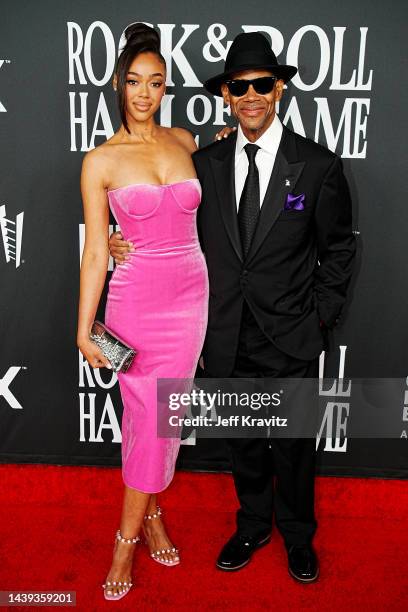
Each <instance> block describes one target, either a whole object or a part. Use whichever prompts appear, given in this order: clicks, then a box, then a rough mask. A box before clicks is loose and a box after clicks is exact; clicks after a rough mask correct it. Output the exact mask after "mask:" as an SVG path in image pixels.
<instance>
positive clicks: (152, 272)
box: [105, 179, 208, 493]
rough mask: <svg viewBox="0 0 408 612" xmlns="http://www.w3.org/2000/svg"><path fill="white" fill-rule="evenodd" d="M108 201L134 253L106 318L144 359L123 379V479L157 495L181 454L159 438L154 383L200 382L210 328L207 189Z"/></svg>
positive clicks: (166, 189)
mask: <svg viewBox="0 0 408 612" xmlns="http://www.w3.org/2000/svg"><path fill="white" fill-rule="evenodd" d="M108 197H109V204H110V208H111V210H112V213H113V215H114V217H115V219H116V220H117V222H118V224H119V226H120V228H121V231H122V234H123V236H124V239H125V240H131V241H132V242H133V243H134V244H135V247H136V250H135V251H133V252H131V253H129V256H130V259H129V260H128V261H127V262H125V263H123V264H121V265H118V266H116V268H115V270H114V272H113V274H112V276H111V279H110V282H109V291H108V297H107V303H106V310H105V323H106V325H107V326H108V327H110V328H111V329H112V330H113V331H114V332H116V333H117V334H118V336H120V337H121V338H123V340H124V341H125V342H127V343H128V344H129V345H130V346H133V347H135V348H136V349H137V351H138V354H137V355H136V357H135V359H134V361H133V363H132V365H131V367H130V368H129V370H128V371H127V372H125V373H118V380H119V386H120V392H121V397H122V401H123V408H124V410H123V417H122V476H123V480H124V483H125V484H126V485H127V486H129V487H132V488H134V489H138V490H139V491H144V492H147V493H156V492H158V491H161V490H163V489H165V488H166V487H167V486H168V484H169V483H170V481H171V479H172V478H173V474H174V468H175V462H176V459H177V454H178V451H179V446H180V439H179V438H177V437H176V438H160V437H158V435H157V400H156V397H157V395H156V393H157V391H156V381H157V378H192V377H193V376H194V373H195V369H196V365H197V361H198V359H199V356H200V352H201V348H202V345H203V342H204V336H205V331H206V327H207V313H208V276H207V267H206V263H205V258H204V255H203V253H202V251H201V248H200V243H199V241H198V235H197V227H196V214H197V209H198V206H199V204H200V200H201V186H200V183H199V181H198V179H188V180H185V181H180V182H177V183H172V184H167V185H150V184H132V185H127V186H124V187H119V188H118V189H113V190H111V191H109V192H108ZM161 409H162V410H166V407H165V406H164V407H162V408H161ZM167 410H168V409H167ZM159 418H160V416H159Z"/></svg>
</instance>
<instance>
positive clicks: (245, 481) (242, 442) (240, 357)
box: [228, 302, 319, 548]
mask: <svg viewBox="0 0 408 612" xmlns="http://www.w3.org/2000/svg"><path fill="white" fill-rule="evenodd" d="M318 373H319V362H318V358H316V359H313V360H312V361H303V360H301V359H296V358H294V357H290V356H289V355H287V354H285V353H283V352H282V351H280V350H279V349H278V348H277V347H276V346H275V345H274V344H273V343H272V342H271V341H270V340H269V339H268V338H267V337H266V336H265V334H264V333H263V332H262V330H261V329H260V328H259V326H258V324H257V322H256V320H255V319H254V317H253V315H252V313H251V311H250V310H249V307H248V305H247V304H246V302H244V308H243V314H242V321H241V329H240V336H239V345H238V351H237V355H236V361H235V366H234V371H233V373H232V377H239V378H255V377H266V376H267V377H275V378H285V377H292V378H304V377H305V378H316V379H317V378H318ZM228 445H229V447H230V450H231V459H232V473H233V477H234V483H235V488H236V492H237V495H238V499H239V503H240V508H239V510H238V512H237V528H238V531H240V532H242V533H245V534H247V535H252V536H254V537H256V538H258V537H262V536H264V535H266V534H268V533H270V531H271V526H272V516H273V512H274V513H275V520H276V525H277V527H278V529H279V531H280V533H281V534H282V536H283V539H284V542H285V545H286V547H287V548H289V547H290V546H291V545H293V544H304V543H310V542H311V540H312V538H313V535H314V533H315V531H316V527H317V522H316V519H315V514H314V476H315V458H316V450H315V445H316V440H315V439H314V438H313V439H309V438H303V439H292V438H273V439H266V438H265V439H259V438H257V439H250V438H246V439H241V438H239V439H229V440H228Z"/></svg>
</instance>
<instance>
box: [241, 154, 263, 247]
mask: <svg viewBox="0 0 408 612" xmlns="http://www.w3.org/2000/svg"><path fill="white" fill-rule="evenodd" d="M244 149H245V153H246V154H247V157H248V162H249V166H248V174H247V177H246V181H245V185H244V189H243V190H242V195H241V199H240V201H239V209H238V224H239V233H240V235H241V245H242V249H243V251H244V256H245V257H246V256H247V254H248V251H249V247H250V246H251V240H252V237H253V235H254V231H255V227H256V223H257V221H258V215H259V175H258V168H257V167H256V163H255V156H256V154H257V152H258V149H259V147H258V146H257V145H255V144H246V145H245V147H244Z"/></svg>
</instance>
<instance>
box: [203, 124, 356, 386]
mask: <svg viewBox="0 0 408 612" xmlns="http://www.w3.org/2000/svg"><path fill="white" fill-rule="evenodd" d="M235 144H236V133H234V134H233V135H231V136H229V138H228V139H224V140H222V141H217V142H214V143H212V144H210V145H208V146H207V147H204V148H203V149H199V150H198V151H197V152H196V153H194V155H193V160H194V164H195V168H196V171H197V175H198V178H199V179H200V182H201V186H202V190H203V195H202V201H201V205H200V207H199V211H198V232H199V237H200V242H201V247H202V249H203V251H204V253H205V256H206V261H207V266H208V273H209V281H210V299H209V319H208V328H207V335H206V339H205V343H204V348H203V357H204V367H205V370H206V371H208V372H209V373H211V375H212V376H217V377H224V376H225V377H226V376H229V375H230V374H231V372H232V370H233V367H234V361H235V354H236V349H237V345H238V336H239V329H240V321H241V312H242V305H243V300H244V299H245V300H246V301H247V302H248V305H249V307H250V309H251V311H252V313H253V315H254V317H255V319H256V320H257V322H258V324H259V326H260V327H261V329H262V330H263V331H264V333H265V334H266V335H267V336H268V337H269V338H270V340H271V342H273V343H274V344H275V345H276V346H277V347H278V348H279V349H280V350H282V351H284V352H285V353H287V354H288V355H291V356H293V357H297V358H300V359H306V360H309V359H313V358H315V357H317V356H318V355H319V353H320V352H321V351H322V349H323V347H324V334H323V331H322V328H321V326H320V320H322V321H323V322H324V324H325V325H326V326H327V327H329V328H331V327H333V325H335V323H336V321H337V319H338V317H339V315H340V311H341V309H342V306H343V305H344V302H345V298H346V290H347V286H348V284H349V281H350V278H351V274H352V264H353V259H354V256H355V239H354V235H353V233H352V210H351V199H350V193H349V189H348V185H347V182H346V179H345V177H344V174H343V169H342V162H341V159H340V158H339V157H338V156H337V155H335V154H334V153H332V152H330V151H329V150H328V149H326V148H325V147H323V146H321V145H319V144H317V143H315V142H314V141H312V140H310V139H308V138H304V137H302V136H299V135H297V134H295V133H294V132H292V131H291V130H289V129H288V128H287V127H285V126H283V134H282V138H281V142H280V146H279V149H278V152H277V156H276V160H275V164H274V168H273V171H272V175H271V178H270V181H269V185H268V189H267V192H266V195H265V199H264V201H263V203H262V207H261V212H260V215H259V220H258V225H257V228H256V230H255V234H254V238H253V241H252V244H251V247H250V250H249V253H248V255H247V257H246V259H245V260H244V258H243V255H242V249H241V243H240V236H239V229H238V217H237V207H236V201H235V174H234V159H235ZM288 193H292V194H295V195H300V194H305V199H304V205H305V209H304V210H303V211H298V210H289V211H287V210H286V211H285V210H284V203H285V200H286V197H287V194H288Z"/></svg>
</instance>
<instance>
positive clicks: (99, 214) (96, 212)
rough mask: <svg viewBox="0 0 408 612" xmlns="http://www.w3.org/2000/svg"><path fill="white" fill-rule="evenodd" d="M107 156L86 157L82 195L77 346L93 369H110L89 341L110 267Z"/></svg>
mask: <svg viewBox="0 0 408 612" xmlns="http://www.w3.org/2000/svg"><path fill="white" fill-rule="evenodd" d="M105 163H106V162H105V160H104V156H103V155H101V154H100V153H99V152H97V151H96V150H93V151H90V152H89V153H87V154H86V155H85V157H84V160H83V163H82V173H81V193H82V202H83V207H84V220H85V245H84V251H83V254H82V262H81V273H80V295H79V308H78V330H77V345H78V348H79V349H80V350H81V352H82V354H83V355H84V357H85V358H86V359H87V360H88V362H89V363H90V365H91V366H92V367H102V366H108V364H109V361H108V360H107V359H106V357H104V355H103V353H102V351H101V350H100V349H99V348H98V347H97V345H96V344H95V343H94V342H92V341H91V340H90V339H89V333H90V331H91V327H92V323H93V321H94V319H95V314H96V311H97V308H98V304H99V300H100V298H101V294H102V291H103V287H104V284H105V279H106V272H107V267H108V259H109V249H108V227H109V204H108V198H107V194H106V190H105V185H104V181H103V174H104V170H105V167H104V166H105Z"/></svg>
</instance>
